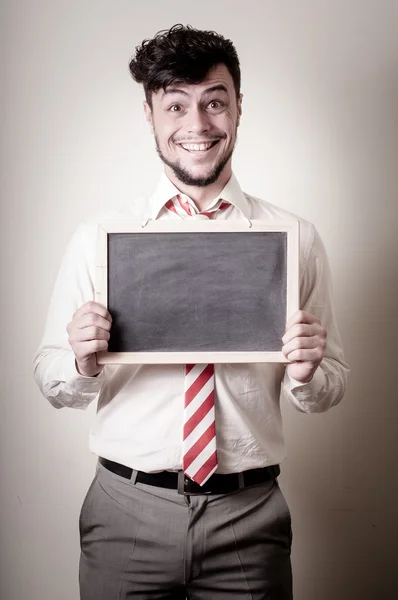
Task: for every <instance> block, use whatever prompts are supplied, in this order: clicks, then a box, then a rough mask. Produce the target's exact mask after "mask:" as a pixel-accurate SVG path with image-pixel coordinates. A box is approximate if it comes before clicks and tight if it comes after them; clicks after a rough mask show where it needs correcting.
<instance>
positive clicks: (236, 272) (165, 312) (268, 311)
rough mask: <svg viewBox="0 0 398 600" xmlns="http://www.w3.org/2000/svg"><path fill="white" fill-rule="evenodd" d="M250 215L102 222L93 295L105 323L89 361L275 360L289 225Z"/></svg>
mask: <svg viewBox="0 0 398 600" xmlns="http://www.w3.org/2000/svg"><path fill="white" fill-rule="evenodd" d="M167 223H169V222H167ZM251 225H252V226H251V227H250V228H249V227H248V226H247V225H246V224H245V223H244V225H243V226H242V221H239V222H237V223H236V222H234V224H231V223H230V222H229V221H218V222H216V221H206V222H204V221H200V222H195V223H189V225H188V226H187V222H186V221H181V222H180V221H173V222H172V225H170V224H168V225H167V226H166V222H161V221H158V222H156V221H155V222H152V223H150V225H149V226H147V227H144V228H143V227H141V226H140V225H137V224H135V225H131V226H130V227H127V229H128V230H126V224H123V226H122V227H117V226H116V225H115V224H108V225H106V224H102V225H101V228H102V230H103V232H104V234H103V236H102V244H101V249H102V250H101V254H102V255H101V256H100V257H99V269H101V275H100V278H99V279H100V281H101V282H102V283H103V284H104V285H103V286H102V289H101V290H99V291H98V294H99V296H100V297H99V298H98V300H100V301H101V302H102V303H103V304H105V305H106V306H107V307H108V310H109V312H110V313H111V315H112V319H113V323H112V329H111V338H110V340H109V347H108V352H107V353H101V354H100V356H99V361H100V362H140V363H145V362H151V363H153V362H175V363H186V362H253V361H254V362H263V361H265V360H272V361H285V359H284V357H283V355H282V353H281V348H282V340H281V338H282V336H283V334H284V332H285V326H286V320H287V318H288V316H290V315H289V313H290V314H292V312H294V310H297V308H298V247H297V242H298V234H297V232H298V226H297V223H296V222H294V223H290V224H289V225H287V226H285V227H282V228H281V227H276V226H275V224H273V226H272V227H270V226H269V225H268V226H267V224H265V223H261V222H257V221H256V222H254V221H253V222H252V224H251ZM292 237H294V239H292ZM105 238H106V241H105ZM105 254H106V257H105V256H104V255H105ZM289 263H290V264H289ZM100 287H101V286H100ZM104 288H106V294H105V293H104V292H105V290H104ZM253 359H254V360H253Z"/></svg>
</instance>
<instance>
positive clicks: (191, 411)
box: [165, 194, 231, 485]
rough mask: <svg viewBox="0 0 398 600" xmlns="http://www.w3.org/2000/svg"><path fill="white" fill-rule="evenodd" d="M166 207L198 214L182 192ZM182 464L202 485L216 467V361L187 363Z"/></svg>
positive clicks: (220, 206) (218, 207) (224, 205)
mask: <svg viewBox="0 0 398 600" xmlns="http://www.w3.org/2000/svg"><path fill="white" fill-rule="evenodd" d="M230 206H231V205H230V204H229V203H228V202H224V201H222V200H219V201H218V202H217V203H216V204H215V206H214V207H213V208H211V209H210V210H208V211H203V212H201V213H200V214H201V215H204V216H205V217H207V218H208V219H212V218H214V217H215V215H216V212H217V211H220V210H225V209H226V208H229V207H230ZM165 208H166V209H167V210H169V211H171V212H174V213H175V214H177V215H179V216H180V217H182V218H184V217H186V216H187V215H189V216H195V214H197V209H196V207H195V206H194V205H193V204H191V202H189V201H188V199H185V198H184V199H183V198H182V197H181V196H180V195H179V194H178V195H177V196H174V198H172V199H171V200H169V201H168V202H167V203H166V204H165ZM184 387H185V389H184V392H185V402H184V432H183V459H182V468H183V471H184V473H185V475H187V476H188V477H190V479H193V480H194V481H195V482H196V483H198V484H199V485H203V484H204V483H205V482H206V481H207V480H208V479H209V477H211V475H212V474H213V473H214V471H215V470H216V469H217V446H216V422H215V414H214V365H186V367H185V386H184Z"/></svg>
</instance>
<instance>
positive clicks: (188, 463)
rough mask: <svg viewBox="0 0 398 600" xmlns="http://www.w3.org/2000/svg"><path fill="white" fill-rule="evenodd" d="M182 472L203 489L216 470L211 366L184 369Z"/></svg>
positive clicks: (212, 367) (212, 373) (190, 366)
mask: <svg viewBox="0 0 398 600" xmlns="http://www.w3.org/2000/svg"><path fill="white" fill-rule="evenodd" d="M183 440H184V441H183V460H182V468H183V471H184V473H185V474H186V475H188V477H190V478H191V479H193V480H194V481H195V482H196V483H198V484H199V485H203V484H204V483H205V482H206V481H207V480H208V479H209V477H210V476H211V475H212V474H213V473H214V471H215V470H216V468H217V447H216V422H215V414H214V365H186V367H185V404H184V436H183Z"/></svg>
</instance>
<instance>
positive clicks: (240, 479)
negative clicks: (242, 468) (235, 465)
mask: <svg viewBox="0 0 398 600" xmlns="http://www.w3.org/2000/svg"><path fill="white" fill-rule="evenodd" d="M238 483H239V489H240V490H241V489H243V488H244V487H245V476H244V474H243V473H238Z"/></svg>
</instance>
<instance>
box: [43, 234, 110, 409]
mask: <svg viewBox="0 0 398 600" xmlns="http://www.w3.org/2000/svg"><path fill="white" fill-rule="evenodd" d="M96 237H97V226H96V224H95V223H93V224H86V225H85V226H80V227H79V228H78V229H77V231H76V232H75V234H74V235H73V237H72V239H71V241H70V243H69V245H68V247H67V249H66V252H65V254H64V257H63V260H62V263H61V267H60V270H59V273H58V276H57V279H56V281H55V285H54V289H53V292H52V297H51V302H50V307H49V311H48V317H47V322H46V326H45V330H44V336H43V339H42V341H41V344H40V346H39V348H38V350H37V353H36V356H35V359H34V376H35V379H36V382H37V384H38V386H39V388H40V390H41V391H42V393H43V394H44V396H45V397H46V398H47V399H48V400H49V402H50V403H51V404H52V405H53V406H54V407H56V408H62V407H64V406H69V407H73V408H80V409H84V408H86V407H87V406H88V405H89V404H90V402H92V401H93V400H94V399H95V398H96V397H97V395H98V393H99V392H100V390H101V387H102V385H103V381H104V375H103V372H101V373H100V374H99V375H98V376H97V377H84V376H83V375H80V373H79V372H78V371H77V369H76V363H75V355H74V353H73V351H72V348H71V346H70V344H69V341H68V334H67V331H66V326H67V324H68V323H69V322H70V321H71V320H72V317H73V314H74V313H75V312H76V310H78V308H80V306H82V305H83V304H85V303H86V302H88V301H90V300H95V291H94V277H95V248H96Z"/></svg>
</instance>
